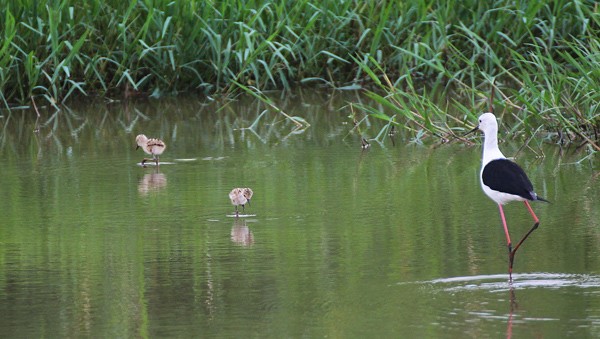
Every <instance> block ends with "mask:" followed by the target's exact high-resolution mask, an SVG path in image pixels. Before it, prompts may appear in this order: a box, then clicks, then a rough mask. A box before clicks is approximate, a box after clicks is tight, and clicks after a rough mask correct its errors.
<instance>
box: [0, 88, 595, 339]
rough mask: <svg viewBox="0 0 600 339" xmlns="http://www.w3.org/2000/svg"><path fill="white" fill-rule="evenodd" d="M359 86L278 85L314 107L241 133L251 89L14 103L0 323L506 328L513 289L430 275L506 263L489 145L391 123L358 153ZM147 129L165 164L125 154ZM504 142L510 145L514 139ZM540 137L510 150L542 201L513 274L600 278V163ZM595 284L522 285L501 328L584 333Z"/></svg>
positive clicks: (516, 214)
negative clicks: (188, 96)
mask: <svg viewBox="0 0 600 339" xmlns="http://www.w3.org/2000/svg"><path fill="white" fill-rule="evenodd" d="M352 100H357V99H356V96H355V94H353V95H348V96H343V97H335V96H334V97H329V96H325V95H317V94H312V95H310V96H309V95H304V96H301V97H300V96H298V97H291V98H283V99H281V102H280V104H281V105H282V106H283V107H285V109H286V111H287V112H288V113H289V114H292V115H299V116H302V117H304V118H305V119H306V120H307V121H309V122H310V123H311V128H309V129H308V130H306V131H303V132H302V133H299V134H296V133H292V132H293V131H294V129H293V124H291V123H289V122H288V121H286V119H284V118H282V117H281V116H278V115H276V114H271V113H269V114H266V115H264V116H263V117H262V118H261V121H260V123H259V124H257V129H256V130H255V131H250V130H243V129H242V128H244V127H248V126H250V125H251V124H252V122H253V121H254V119H256V117H257V116H259V115H260V114H261V112H262V111H263V109H264V108H263V107H261V106H260V103H256V102H248V101H244V100H241V101H240V102H236V103H231V104H225V103H219V102H213V103H210V104H203V103H200V102H198V101H194V100H177V101H160V102H141V103H137V104H130V105H104V104H98V105H93V106H83V107H82V108H78V109H71V110H70V111H68V112H64V113H62V114H60V115H57V116H55V117H54V118H52V116H51V115H49V117H43V118H41V119H40V120H38V121H37V122H36V120H35V118H32V116H31V115H28V114H29V113H23V114H21V113H12V114H11V115H10V116H5V117H4V121H3V124H4V125H3V127H4V128H3V131H4V132H3V134H2V138H1V140H2V143H1V144H0V146H1V148H0V152H1V153H0V154H1V159H2V164H3V165H2V167H3V169H2V174H3V175H2V176H0V187H2V193H3V194H2V197H1V198H0V199H1V200H0V204H1V205H2V206H3V209H2V211H3V212H2V214H3V217H2V220H3V222H2V227H1V228H0V245H1V246H0V311H1V312H2V314H3V315H4V316H3V317H0V328H1V329H2V330H3V333H5V334H6V335H7V336H11V337H31V336H49V337H57V336H58V337H65V336H70V337H72V336H98V337H109V336H110V337H124V336H127V337H131V336H142V337H146V336H168V337H174V336H182V337H189V336H240V335H250V336H259V337H264V336H272V337H281V336H290V337H299V336H311V337H313V336H318V337H321V336H335V337H347V336H367V335H375V336H392V335H394V336H398V335H401V336H409V337H432V336H433V337H445V336H456V337H461V336H464V335H465V334H467V336H475V337H478V336H498V335H500V336H504V335H505V334H506V333H507V330H508V328H507V325H508V319H509V309H510V302H509V299H510V298H509V293H508V291H507V290H504V289H502V288H501V289H500V291H499V292H498V291H495V290H489V289H482V290H474V291H471V290H467V291H459V292H452V291H447V290H444V289H440V288H438V287H436V286H437V285H435V284H431V283H429V281H431V280H432V279H439V278H444V277H457V276H458V277H460V276H465V277H468V276H475V275H494V274H503V273H505V272H506V269H507V263H506V256H507V255H506V249H505V247H504V246H505V244H504V236H503V233H502V228H501V224H500V220H499V217H498V212H497V208H496V206H495V205H494V203H493V202H491V201H490V200H489V199H487V198H486V197H485V196H484V194H483V193H482V192H481V190H480V187H479V181H478V178H477V176H478V173H479V161H480V158H479V157H480V147H479V146H473V147H465V146H462V145H458V144H451V145H442V146H439V147H428V146H418V145H405V144H403V142H402V140H403V139H402V138H399V139H398V140H396V141H397V146H395V147H393V146H392V145H391V143H389V142H388V143H386V144H385V147H383V148H382V147H380V146H379V145H377V144H374V145H373V147H372V148H371V149H370V150H368V151H366V152H363V151H361V149H360V139H359V137H358V136H357V135H355V134H350V133H349V131H350V129H351V124H348V123H349V122H350V121H349V119H348V118H347V115H348V114H347V113H348V112H346V111H345V109H344V108H343V107H344V105H346V103H347V101H352ZM44 119H46V120H44ZM262 119H264V120H262ZM48 121H50V122H49V123H48ZM372 123H373V128H372V133H371V134H372V135H375V134H376V132H377V131H378V130H377V128H381V126H377V123H378V122H372ZM36 130H39V131H38V132H36ZM142 132H143V133H146V134H147V135H148V136H152V137H160V138H162V139H164V140H165V142H167V144H168V147H167V151H166V152H165V153H164V154H163V156H161V160H163V161H165V162H167V163H168V164H163V165H161V166H160V168H159V169H158V170H157V169H156V168H153V167H150V168H147V169H143V168H141V167H139V166H138V165H136V163H137V162H139V161H140V160H141V159H142V158H143V157H144V154H142V152H141V151H138V152H135V150H134V148H135V144H134V140H133V139H134V137H135V135H136V134H137V133H142ZM290 133H292V134H290ZM501 147H502V148H503V149H504V150H505V153H506V154H516V153H517V149H518V147H519V145H516V144H515V145H513V144H504V145H502V146H501ZM543 151H544V153H545V154H546V157H545V158H543V159H535V158H534V156H533V155H531V154H527V153H526V152H521V153H520V155H519V159H518V161H519V163H520V164H522V165H523V167H524V168H525V169H526V171H527V172H528V173H529V175H530V177H531V179H532V181H533V182H534V185H535V186H536V190H537V191H538V193H540V194H541V195H542V196H544V197H546V198H548V199H549V200H551V201H552V204H551V205H544V204H534V206H533V207H534V209H535V210H536V213H537V215H538V216H539V217H540V219H541V226H540V229H539V230H538V231H536V232H535V233H534V234H533V235H532V237H531V239H530V240H528V242H527V243H526V244H525V245H524V247H523V248H522V249H521V250H520V253H519V254H518V255H517V258H516V262H515V272H517V273H527V272H564V273H585V274H591V275H595V274H600V272H599V271H600V263H599V260H598V257H599V256H598V253H599V251H598V243H599V242H598V239H599V235H600V232H599V231H598V227H599V223H598V220H600V219H599V211H598V208H597V203H596V202H597V201H598V197H599V189H598V187H599V186H598V183H597V180H598V177H597V175H596V176H594V173H593V171H592V170H590V169H589V168H585V167H577V166H572V165H564V164H563V163H565V162H568V161H571V160H569V159H570V158H569V155H560V154H559V150H557V149H556V148H555V147H552V146H545V147H544V148H543ZM236 186H249V187H252V188H253V190H254V192H255V196H254V198H253V200H252V205H250V206H249V207H248V212H250V213H252V214H256V217H251V218H245V219H240V220H235V219H233V218H228V217H226V215H227V214H230V213H231V212H232V211H233V207H232V206H231V205H230V204H229V201H228V197H227V193H228V192H229V190H230V189H231V188H232V187H236ZM506 213H507V218H508V223H509V226H510V228H511V231H512V232H513V234H515V236H514V237H518V236H519V235H520V234H521V233H522V232H525V231H526V230H527V229H528V228H529V227H530V219H529V216H528V214H527V212H526V211H525V209H524V208H523V207H522V205H520V204H512V205H509V206H507V207H506ZM599 291H600V286H591V287H589V288H587V289H582V288H577V287H572V286H571V287H569V288H562V289H561V288H559V287H557V288H547V287H546V288H529V289H528V288H523V287H521V288H520V289H519V288H517V290H516V291H515V292H516V295H517V298H518V300H519V305H520V308H519V309H517V310H516V311H514V314H511V319H514V320H515V321H514V324H512V325H511V331H513V333H514V334H515V337H517V335H518V334H520V335H521V336H528V335H531V333H532V331H533V333H542V334H543V335H544V336H546V337H552V336H555V335H558V336H564V335H567V334H568V335H579V336H592V335H593V334H595V333H597V332H598V322H597V320H598V319H599V318H600V300H598V298H597V295H598V292H599ZM528 317H529V318H548V319H550V320H546V321H529V320H527V319H528ZM573 323H578V324H582V325H581V326H578V327H577V328H573V326H572V325H571V324H573Z"/></svg>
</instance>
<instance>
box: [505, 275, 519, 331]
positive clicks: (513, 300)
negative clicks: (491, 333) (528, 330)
mask: <svg viewBox="0 0 600 339" xmlns="http://www.w3.org/2000/svg"><path fill="white" fill-rule="evenodd" d="M508 299H509V300H510V306H509V309H508V321H507V322H506V339H511V338H512V325H513V314H514V312H515V311H516V310H517V308H518V307H519V305H517V297H516V295H515V287H514V286H513V284H512V277H511V278H510V281H509V287H508Z"/></svg>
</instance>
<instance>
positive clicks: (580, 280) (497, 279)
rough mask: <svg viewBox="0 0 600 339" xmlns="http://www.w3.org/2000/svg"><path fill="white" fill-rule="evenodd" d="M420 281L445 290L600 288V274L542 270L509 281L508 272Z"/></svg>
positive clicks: (516, 276)
mask: <svg viewBox="0 0 600 339" xmlns="http://www.w3.org/2000/svg"><path fill="white" fill-rule="evenodd" d="M419 283H423V284H431V285H438V286H443V287H442V289H443V290H445V291H475V290H489V291H496V292H499V291H506V290H509V289H511V288H518V289H526V288H547V289H560V288H565V287H578V288H599V287H600V276H598V275H591V274H569V273H544V272H541V273H524V274H513V276H512V281H509V278H508V275H507V274H495V275H476V276H464V277H451V278H441V279H434V280H430V281H421V282H419Z"/></svg>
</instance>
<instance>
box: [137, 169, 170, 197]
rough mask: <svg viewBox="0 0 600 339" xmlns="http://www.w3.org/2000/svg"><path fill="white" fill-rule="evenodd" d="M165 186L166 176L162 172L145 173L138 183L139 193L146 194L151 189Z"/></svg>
mask: <svg viewBox="0 0 600 339" xmlns="http://www.w3.org/2000/svg"><path fill="white" fill-rule="evenodd" d="M165 187H167V177H166V176H165V175H164V174H163V173H159V172H155V173H146V174H144V176H143V177H142V179H141V180H140V182H139V183H138V192H139V193H140V195H147V194H148V193H150V192H151V191H159V190H161V189H163V188H165Z"/></svg>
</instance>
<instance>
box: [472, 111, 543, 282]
mask: <svg viewBox="0 0 600 339" xmlns="http://www.w3.org/2000/svg"><path fill="white" fill-rule="evenodd" d="M476 130H480V131H482V132H483V134H484V142H483V157H482V161H481V172H480V178H479V179H480V182H481V188H482V189H483V192H484V193H485V194H486V195H487V196H488V197H489V198H490V199H492V200H494V201H495V202H496V204H498V209H499V210H500V218H501V219H502V226H504V233H505V235H506V242H507V246H508V262H509V268H508V272H509V274H512V267H513V262H514V258H515V253H516V252H517V250H518V249H519V247H520V246H521V244H523V242H524V241H525V239H527V237H529V235H530V234H531V233H532V232H533V231H535V230H536V229H537V228H538V226H539V224H540V220H539V219H538V217H537V216H536V215H535V213H534V212H533V209H532V208H531V206H530V205H529V201H535V200H538V201H545V202H548V200H546V199H544V198H542V197H540V196H538V195H537V194H536V193H535V191H534V190H533V185H532V184H531V181H530V180H529V178H528V177H527V174H525V172H524V171H523V169H522V168H521V167H519V165H517V164H516V163H514V162H513V161H510V160H508V159H507V158H506V157H505V156H504V154H502V152H501V151H500V149H499V148H498V122H497V121H496V116H494V114H492V113H484V114H482V115H481V116H480V117H479V124H478V125H477V127H475V128H474V129H473V130H471V131H470V132H469V133H472V132H474V131H476ZM511 201H523V202H524V203H525V207H527V210H528V211H529V213H530V214H531V217H532V218H533V221H534V225H533V227H531V229H530V230H529V231H528V232H527V233H526V234H525V236H523V238H522V239H521V241H519V242H518V243H517V245H516V246H515V247H514V248H513V247H512V242H511V240H510V234H509V233H508V226H506V218H505V217H504V210H503V209H502V205H504V204H506V203H508V202H511Z"/></svg>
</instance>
